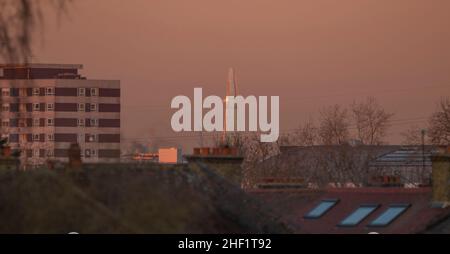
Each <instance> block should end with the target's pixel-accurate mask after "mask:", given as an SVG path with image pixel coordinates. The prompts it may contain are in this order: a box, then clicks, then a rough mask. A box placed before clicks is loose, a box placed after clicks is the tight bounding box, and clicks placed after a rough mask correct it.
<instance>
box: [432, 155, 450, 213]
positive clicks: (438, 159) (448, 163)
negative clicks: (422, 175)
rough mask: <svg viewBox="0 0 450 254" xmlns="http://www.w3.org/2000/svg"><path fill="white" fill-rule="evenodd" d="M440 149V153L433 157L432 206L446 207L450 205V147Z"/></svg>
mask: <svg viewBox="0 0 450 254" xmlns="http://www.w3.org/2000/svg"><path fill="white" fill-rule="evenodd" d="M439 150H440V152H439V153H438V154H436V155H434V156H432V157H431V161H432V163H433V170H432V176H431V177H432V182H433V194H432V207H439V208H445V207H447V206H449V205H450V152H449V151H450V150H449V149H448V147H447V148H445V149H439Z"/></svg>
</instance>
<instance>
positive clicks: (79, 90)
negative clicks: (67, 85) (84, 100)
mask: <svg viewBox="0 0 450 254" xmlns="http://www.w3.org/2000/svg"><path fill="white" fill-rule="evenodd" d="M85 95H86V89H85V88H78V96H85Z"/></svg>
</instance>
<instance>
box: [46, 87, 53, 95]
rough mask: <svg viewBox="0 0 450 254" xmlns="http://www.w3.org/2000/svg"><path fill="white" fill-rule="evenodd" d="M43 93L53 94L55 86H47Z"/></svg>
mask: <svg viewBox="0 0 450 254" xmlns="http://www.w3.org/2000/svg"><path fill="white" fill-rule="evenodd" d="M45 95H55V88H54V87H47V88H46V89H45Z"/></svg>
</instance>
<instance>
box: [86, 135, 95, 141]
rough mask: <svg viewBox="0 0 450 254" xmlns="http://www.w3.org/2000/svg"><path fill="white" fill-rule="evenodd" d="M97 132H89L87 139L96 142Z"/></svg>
mask: <svg viewBox="0 0 450 254" xmlns="http://www.w3.org/2000/svg"><path fill="white" fill-rule="evenodd" d="M95 140H96V138H95V134H87V141H88V142H95Z"/></svg>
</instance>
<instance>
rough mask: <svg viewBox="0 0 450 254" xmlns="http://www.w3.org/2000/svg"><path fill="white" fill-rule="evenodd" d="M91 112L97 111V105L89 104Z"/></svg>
mask: <svg viewBox="0 0 450 254" xmlns="http://www.w3.org/2000/svg"><path fill="white" fill-rule="evenodd" d="M91 111H93V112H95V111H97V104H95V103H91Z"/></svg>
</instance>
